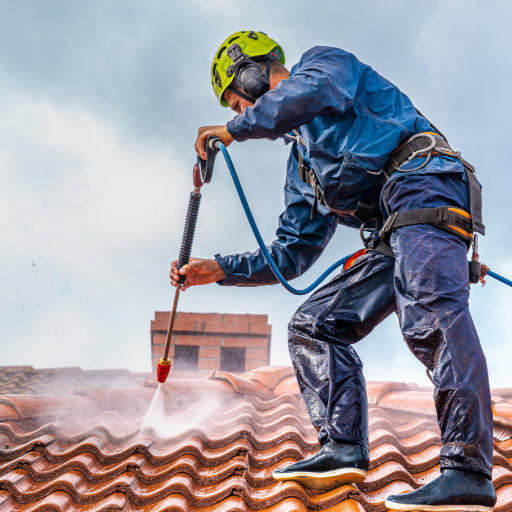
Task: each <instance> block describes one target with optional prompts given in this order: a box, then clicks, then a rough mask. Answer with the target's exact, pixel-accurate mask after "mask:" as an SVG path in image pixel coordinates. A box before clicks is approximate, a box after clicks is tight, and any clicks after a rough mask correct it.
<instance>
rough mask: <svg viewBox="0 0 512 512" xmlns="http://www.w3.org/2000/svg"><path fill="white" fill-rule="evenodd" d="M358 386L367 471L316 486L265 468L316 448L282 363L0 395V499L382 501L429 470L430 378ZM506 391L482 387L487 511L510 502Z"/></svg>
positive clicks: (200, 506)
mask: <svg viewBox="0 0 512 512" xmlns="http://www.w3.org/2000/svg"><path fill="white" fill-rule="evenodd" d="M27 371H28V372H29V373H31V372H32V371H33V369H29V370H27ZM0 373H1V372H0ZM12 373H16V376H17V378H18V379H19V380H23V378H22V377H21V376H20V372H19V371H16V372H12ZM71 373H73V372H71ZM75 373H76V372H75ZM117 382H119V381H117ZM367 388H368V395H369V402H370V409H369V418H370V425H369V426H370V454H371V464H370V471H369V472H368V477H367V479H366V481H365V482H364V483H362V484H360V485H358V486H356V485H344V486H342V487H339V488H338V489H334V490H332V491H329V492H324V493H312V492H308V491H306V490H305V489H304V488H303V487H302V486H301V485H300V484H298V483H295V482H281V483H277V482H275V481H274V480H273V479H272V472H273V471H274V469H275V468H278V467H282V466H285V465H287V464H290V463H291V462H294V461H296V460H299V459H302V458H304V457H307V456H309V455H311V454H313V453H314V452H315V451H316V450H318V449H319V446H318V443H317V440H316V430H315V429H314V428H313V426H312V425H311V422H310V420H309V417H308V414H307V411H306V408H305V406H304V403H303V401H302V399H301V397H300V394H299V390H298V385H297V381H296V380H295V378H294V376H293V372H292V369H291V368H286V367H275V368H272V367H265V368H261V369H257V370H252V371H250V372H247V373H245V374H243V375H242V376H237V375H233V374H229V373H225V372H214V373H213V374H211V375H210V376H209V377H208V378H207V379H203V380H199V379H197V380H196V379H191V380H168V381H167V382H166V383H165V384H164V385H162V386H161V388H160V389H157V383H156V381H155V380H152V379H143V378H142V379H138V380H136V381H135V382H134V381H131V382H129V383H128V384H127V385H125V386H122V385H113V386H105V387H98V386H87V385H86V383H85V382H83V381H81V384H80V386H74V387H73V388H72V389H71V388H70V389H69V390H68V391H67V394H66V395H57V394H55V395H46V396H41V395H39V396H36V395H22V394H12V393H11V394H7V395H3V396H0V512H29V511H30V512H36V511H46V510H51V511H58V512H70V511H71V512H74V511H87V512H93V511H94V512H106V511H123V512H136V511H137V512H139V511H142V512H164V511H169V512H170V511H173V512H179V511H197V512H233V511H240V512H241V511H250V510H260V511H272V512H292V511H293V512H295V511H304V512H305V511H308V510H330V511H335V512H363V511H372V512H374V511H375V512H380V511H384V510H385V507H384V501H385V498H386V497H387V496H388V495H389V494H391V493H396V492H403V491H407V490H411V489H414V488H417V487H418V486H420V485H423V484H425V483H426V482H429V481H430V480H432V479H433V478H435V477H436V476H437V475H438V474H439V450H440V445H441V439H440V434H439V428H438V426H437V421H436V418H435V411H433V402H432V392H431V391H429V390H427V389H425V388H419V387H418V386H415V385H413V384H403V383H394V382H385V383H382V382H380V383H379V382H369V383H367ZM153 397H155V401H154V402H153V405H152V411H154V412H153V413H152V414H151V415H150V416H151V419H150V420H149V421H147V422H144V416H145V414H146V412H147V411H148V408H149V407H150V404H151V403H152V400H153ZM510 399H512V389H511V390H509V389H500V390H495V391H493V401H494V418H495V427H496V428H495V446H494V448H495V453H494V468H493V482H494V485H495V486H496V488H497V493H498V505H497V508H496V510H497V511H498V512H508V511H511V510H512V403H509V400H510Z"/></svg>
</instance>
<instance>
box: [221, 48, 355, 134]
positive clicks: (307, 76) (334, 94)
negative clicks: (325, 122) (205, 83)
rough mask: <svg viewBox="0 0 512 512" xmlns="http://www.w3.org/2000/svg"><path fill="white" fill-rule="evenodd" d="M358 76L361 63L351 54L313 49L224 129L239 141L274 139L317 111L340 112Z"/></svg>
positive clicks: (349, 99)
mask: <svg viewBox="0 0 512 512" xmlns="http://www.w3.org/2000/svg"><path fill="white" fill-rule="evenodd" d="M360 75H361V65H360V63H359V61H358V60H357V59H356V58H355V57H354V56H353V55H352V54H350V53H347V52H345V51H343V50H340V49H338V48H329V47H316V48H312V49H311V50H309V51H308V52H307V53H306V54H305V55H304V56H303V58H302V59H301V62H300V64H299V65H298V69H297V70H296V72H295V73H294V74H293V75H292V76H291V77H290V78H288V79H287V80H283V81H281V82H280V83H279V85H278V86H277V87H276V88H275V89H273V90H271V91H269V92H267V93H266V94H264V95H263V96H262V97H261V98H259V99H258V101H257V102H256V104H255V105H254V106H253V107H250V108H247V109H246V110H245V112H244V113H243V114H241V115H239V116H237V117H235V118H234V119H233V120H231V121H229V122H228V124H227V125H226V127H227V130H228V132H229V133H230V135H231V136H232V137H233V138H234V139H235V140H236V141H238V142H242V141H244V140H247V139H262V138H265V139H271V140H275V139H277V138H278V137H281V136H283V135H284V134H285V133H288V132H289V131H291V130H293V129H295V128H297V127H299V126H301V125H304V124H306V123H309V122H310V121H312V120H313V119H314V118H315V117H316V116H318V115H319V114H322V113H338V114H341V113H343V112H345V111H346V110H347V109H348V108H350V107H351V106H352V104H353V102H354V99H355V96H356V92H357V87H358V85H359V79H360Z"/></svg>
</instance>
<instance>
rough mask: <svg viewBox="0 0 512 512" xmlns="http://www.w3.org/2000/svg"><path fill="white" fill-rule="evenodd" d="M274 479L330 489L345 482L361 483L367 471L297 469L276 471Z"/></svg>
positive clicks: (316, 488)
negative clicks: (311, 470)
mask: <svg viewBox="0 0 512 512" xmlns="http://www.w3.org/2000/svg"><path fill="white" fill-rule="evenodd" d="M272 476H273V477H274V480H279V481H284V480H294V481H295V482H299V483H300V484H302V485H303V486H304V487H307V488H308V489H314V490H315V491H328V490H330V489H334V488H335V487H339V486H340V485H343V484H359V483H361V482H364V479H365V478H366V471H363V470H362V469H356V468H343V469H336V470H334V471H326V472H325V473H311V472H308V471H296V472H294V473H274V474H273V475H272Z"/></svg>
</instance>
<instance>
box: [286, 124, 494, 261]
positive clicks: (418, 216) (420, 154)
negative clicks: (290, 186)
mask: <svg viewBox="0 0 512 512" xmlns="http://www.w3.org/2000/svg"><path fill="white" fill-rule="evenodd" d="M420 115H421V114H420ZM423 117H424V116H423ZM431 125H432V123H431ZM438 131H439V130H438ZM294 133H295V135H296V136H297V137H296V139H297V141H298V142H300V143H301V144H303V145H304V146H305V143H304V140H303V138H302V137H301V136H300V134H299V132H298V131H297V130H294ZM298 153H299V166H298V170H299V177H300V179H301V180H302V181H303V182H304V183H307V184H309V185H311V187H313V190H314V192H315V201H314V203H313V205H312V208H311V219H314V218H315V215H316V212H317V208H318V203H320V204H322V205H325V204H326V203H325V200H324V194H323V190H322V186H321V183H320V180H319V179H318V177H317V175H316V173H315V171H314V169H313V168H312V167H310V166H308V165H307V163H306V161H305V159H304V158H303V156H302V155H301V153H300V151H299V152H298ZM439 155H442V156H447V157H451V158H455V159H457V160H459V161H460V162H461V163H462V165H463V166H464V170H465V173H466V178H467V183H468V188H469V194H470V212H466V211H464V210H462V209H460V208H457V207H455V206H440V207H437V208H420V209H416V210H408V211H404V212H395V213H393V214H391V215H390V216H389V217H388V218H387V219H386V221H384V218H383V215H382V212H381V210H380V195H381V191H382V189H383V187H384V185H385V184H386V183H387V182H388V181H389V179H390V178H391V176H392V175H393V174H394V173H395V172H399V173H404V174H405V173H410V172H413V171H417V170H419V169H422V168H424V167H426V165H427V164H428V163H429V162H430V160H431V158H432V157H433V156H439ZM416 158H424V161H423V162H422V163H421V164H420V165H419V166H417V167H414V168H412V169H404V168H403V167H402V166H403V165H404V164H406V163H408V162H411V161H412V160H414V159H416ZM475 174H476V172H475V169H474V167H473V166H472V165H471V164H470V163H468V162H466V160H464V159H463V158H462V156H461V154H460V152H457V151H454V150H453V149H452V148H451V147H450V145H449V144H448V141H447V140H446V138H445V137H444V136H441V135H439V134H438V133H435V132H422V133H417V134H415V135H413V136H412V137H410V138H409V139H407V140H406V141H405V142H404V143H403V144H402V145H401V146H399V147H398V148H397V149H396V150H395V151H393V153H391V155H390V157H389V159H388V161H387V162H386V164H385V165H384V168H383V170H382V173H381V179H380V181H379V185H378V189H377V190H376V191H374V192H372V193H371V194H369V195H368V196H366V197H365V198H363V199H362V200H360V201H359V202H358V204H357V207H356V209H355V210H354V211H352V212H350V215H352V216H353V217H355V218H356V219H357V220H359V221H360V222H361V228H360V233H361V239H362V240H363V243H364V246H365V247H366V248H367V249H372V250H375V251H378V252H381V253H383V254H386V255H388V256H391V257H394V254H393V251H392V249H391V247H390V245H389V240H390V236H391V232H392V231H393V229H397V228H401V227H404V226H413V225H417V224H431V225H433V226H436V227H438V228H440V229H442V230H444V231H447V232H449V233H452V234H454V235H456V236H458V237H459V238H461V239H462V240H464V242H465V243H466V245H467V247H468V250H469V249H470V247H471V243H472V241H473V233H480V234H482V235H485V226H484V224H483V221H482V191H481V188H480V184H479V183H478V180H477V178H476V175H475ZM338 213H339V212H338ZM370 223H372V224H373V225H372V229H370V228H369V227H367V226H368V225H369V224H370ZM379 229H380V231H379V236H373V233H375V232H376V231H378V230H379ZM368 230H370V231H372V234H371V235H370V236H365V235H364V232H365V231H368ZM476 258H478V255H476Z"/></svg>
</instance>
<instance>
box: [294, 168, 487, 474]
mask: <svg viewBox="0 0 512 512" xmlns="http://www.w3.org/2000/svg"><path fill="white" fill-rule="evenodd" d="M418 187H419V188H418ZM466 188H467V187H466V184H465V183H464V182H463V181H462V177H461V175H458V174H456V173H452V174H451V175H448V176H446V175H441V174H437V175H436V174H433V175H423V176H410V177H407V178H406V179H404V180H400V181H398V182H397V183H396V184H394V186H393V189H392V191H391V193H390V194H389V206H390V208H391V211H392V212H394V211H402V210H404V209H413V208H426V207H432V206H441V205H451V206H458V207H459V208H464V209H466V210H469V204H468V200H469V199H468V197H467V194H466ZM391 247H392V249H393V252H394V254H395V259H393V258H391V257H389V256H385V255H383V254H380V253H378V252H375V251H369V252H368V253H367V254H365V255H363V256H361V257H360V258H359V259H358V260H356V262H355V264H354V265H353V266H352V267H350V268H349V269H347V270H346V271H343V272H342V273H341V274H340V275H339V276H337V277H336V278H334V279H333V280H332V281H331V282H330V283H329V284H327V285H326V286H324V287H322V288H321V289H319V290H318V291H317V292H316V293H314V294H313V295H312V296H310V298H309V299H308V300H307V301H306V302H305V303H304V304H303V305H302V306H301V307H300V308H299V309H298V310H297V312H296V313H295V315H294V316H293V318H292V320H291V321H290V324H289V350H290V355H291V359H292V362H293V366H294V368H295V372H296V375H297V379H298V382H299V386H300V390H301V393H302V396H303V398H304V400H305V402H306V405H307V408H308V411H309V414H310V417H311V420H312V422H313V424H314V425H315V427H316V428H317V429H319V440H320V443H321V444H323V443H325V442H326V441H327V440H329V439H335V440H345V441H350V442H355V443H358V444H362V445H364V446H367V447H368V412H367V411H368V404H367V396H366V386H365V380H364V377H363V373H362V370H363V365H362V363H361V360H360V359H359V357H358V355H357V353H356V351H355V350H354V347H353V345H354V344H355V343H357V342H358V341H360V340H362V339H363V338H364V337H365V336H366V335H367V334H369V333H370V332H371V331H372V330H373V329H374V328H375V327H376V326H377V325H378V324H379V323H380V322H382V320H384V319H385V318H386V317H387V316H389V315H390V314H392V313H393V312H395V311H396V312H397V313H398V318H399V323H400V327H401V330H402V334H403V337H404V340H405V342H406V344H407V346H408V347H409V349H410V350H411V351H412V353H413V354H414V355H415V356H416V357H417V358H418V359H419V360H420V361H421V363H423V364H424V365H425V366H426V367H427V368H428V369H429V370H430V371H431V372H432V379H433V381H434V384H435V390H434V400H435V405H436V410H437V417H438V421H439V426H440V429H441V436H442V442H443V447H442V449H441V454H440V462H441V467H442V468H464V469H470V470H474V471H479V472H482V473H485V474H486V475H490V472H491V468H492V409H491V397H490V390H489V379H488V373H487V365H486V361H485V356H484V354H483V351H482V348H481V346H480V341H479V339H478V335H477V332H476V329H475V326H474V324H473V321H472V319H471V315H470V312H469V307H468V299H469V276H468V265H467V247H466V245H465V243H464V242H463V241H462V240H461V239H459V238H458V237H456V236H455V235H452V234H450V233H447V232H445V231H443V230H441V229H439V228H436V227H434V226H430V225H417V226H406V227H402V228H399V229H396V230H394V231H393V233H392V236H391ZM384 356H385V354H383V357H384Z"/></svg>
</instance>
